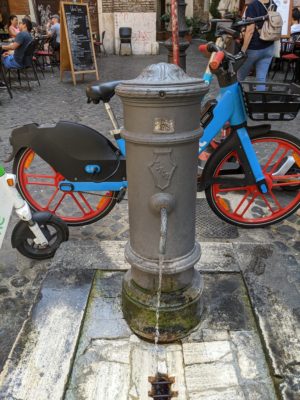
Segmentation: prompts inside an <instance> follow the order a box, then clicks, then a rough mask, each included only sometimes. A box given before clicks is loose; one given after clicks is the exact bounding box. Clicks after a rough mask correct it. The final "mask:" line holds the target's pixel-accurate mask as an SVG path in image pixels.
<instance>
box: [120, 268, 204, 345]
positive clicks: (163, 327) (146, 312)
mask: <svg viewBox="0 0 300 400" xmlns="http://www.w3.org/2000/svg"><path fill="white" fill-rule="evenodd" d="M202 292H203V280H202V278H201V276H200V273H199V272H198V271H196V270H195V269H194V277H193V279H192V280H191V284H190V285H188V286H185V287H184V288H182V289H179V290H176V291H169V292H164V291H163V292H162V293H161V302H160V308H159V333H160V335H159V343H168V342H174V341H176V340H178V339H180V338H182V337H184V336H186V335H187V334H188V333H189V332H190V331H191V330H192V329H194V328H195V327H196V326H197V325H198V324H199V322H200V319H201V314H202V310H203V301H202V297H201V295H202ZM122 308H123V313H124V317H125V319H126V321H127V323H128V325H129V326H130V328H131V329H132V330H133V331H134V333H136V334H137V335H138V336H141V337H142V338H145V339H148V340H151V341H154V338H155V324H156V293H155V292H153V291H150V290H145V289H143V288H141V287H140V286H138V285H137V284H136V283H135V281H134V280H133V279H132V276H131V270H129V271H127V273H126V274H125V277H124V280H123V290H122Z"/></svg>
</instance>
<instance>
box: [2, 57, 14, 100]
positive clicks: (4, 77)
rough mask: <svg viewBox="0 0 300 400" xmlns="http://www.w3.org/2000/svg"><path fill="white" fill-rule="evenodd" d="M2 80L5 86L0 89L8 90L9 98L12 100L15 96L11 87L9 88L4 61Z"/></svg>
mask: <svg viewBox="0 0 300 400" xmlns="http://www.w3.org/2000/svg"><path fill="white" fill-rule="evenodd" d="M0 79H1V81H2V82H3V86H1V87H0V88H1V89H4V88H6V90H7V92H8V94H9V97H10V98H11V99H12V98H13V95H12V92H11V90H10V87H9V84H8V81H7V78H6V73H5V69H4V65H3V64H2V61H1V60H0Z"/></svg>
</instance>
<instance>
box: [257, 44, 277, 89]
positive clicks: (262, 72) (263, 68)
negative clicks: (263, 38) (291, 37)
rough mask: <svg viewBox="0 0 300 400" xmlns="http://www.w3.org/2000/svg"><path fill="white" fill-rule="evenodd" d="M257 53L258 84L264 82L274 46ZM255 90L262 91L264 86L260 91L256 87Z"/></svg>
mask: <svg viewBox="0 0 300 400" xmlns="http://www.w3.org/2000/svg"><path fill="white" fill-rule="evenodd" d="M259 52H260V55H259V58H258V60H257V62H256V80H257V81H258V82H266V78H267V74H268V71H269V67H270V64H271V62H272V58H273V55H274V45H272V46H269V47H267V48H266V49H262V50H259ZM257 90H264V86H262V89H260V86H257Z"/></svg>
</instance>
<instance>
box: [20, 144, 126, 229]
mask: <svg viewBox="0 0 300 400" xmlns="http://www.w3.org/2000/svg"><path fill="white" fill-rule="evenodd" d="M37 157H38V156H36V154H35V153H34V152H33V150H31V149H30V148H23V149H22V150H20V152H19V153H18V154H17V155H16V157H15V159H14V164H13V173H14V174H15V175H16V176H17V182H18V183H17V189H18V191H19V192H20V194H21V195H22V196H23V198H24V199H25V200H26V201H27V202H28V204H29V206H30V207H31V209H32V210H34V211H49V212H51V213H53V214H55V215H57V216H58V217H60V218H61V219H62V220H63V221H64V222H65V223H66V224H67V225H69V226H82V225H88V224H92V223H94V222H96V221H98V220H100V219H102V218H104V217H105V216H106V215H107V214H108V213H110V212H111V210H112V209H113V208H114V206H115V205H116V203H117V196H118V193H119V192H116V191H109V192H106V193H105V195H103V196H102V197H99V193H98V192H95V194H94V196H95V198H94V200H95V204H92V205H91V204H90V203H89V201H87V199H86V197H87V194H86V193H84V192H71V193H70V194H66V192H62V191H60V190H59V186H58V185H59V181H61V180H64V179H65V178H64V177H63V176H62V175H61V174H59V173H58V172H56V171H55V170H54V169H53V168H52V167H51V166H50V165H49V164H47V163H46V161H44V160H42V159H41V158H39V160H38V161H39V162H40V164H41V165H42V168H45V170H47V171H52V172H51V173H52V174H53V177H51V179H53V180H54V183H55V184H54V185H48V184H47V182H43V183H41V184H40V185H39V186H40V187H43V186H45V187H47V186H52V187H53V188H54V189H53V190H55V191H56V193H57V194H58V195H61V196H62V197H63V199H66V202H65V204H66V203H67V202H68V203H67V204H71V203H72V201H71V200H70V199H71V198H72V199H73V203H74V205H76V206H77V208H78V209H80V207H79V205H80V206H81V207H82V208H83V211H82V210H81V213H82V215H79V211H78V210H77V211H75V208H74V210H73V209H72V210H71V209H70V206H69V210H68V214H65V215H64V214H63V212H62V211H61V210H62V209H63V208H62V206H63V201H64V200H62V201H61V203H60V204H59V208H60V209H59V210H58V209H57V210H53V209H51V207H50V206H51V202H50V204H49V201H50V199H51V196H52V195H53V193H52V192H51V193H50V190H49V195H48V194H47V193H46V194H44V199H43V203H42V202H41V200H40V199H38V197H41V193H42V191H43V189H39V190H38V189H37V191H36V193H35V194H34V195H33V192H31V191H30V190H29V184H26V176H27V175H28V174H27V173H26V171H25V170H29V168H31V167H32V162H33V161H34V160H35V159H36V158H37ZM31 158H32V160H30V159H31ZM36 168H40V167H39V166H37V167H36ZM33 169H34V168H33ZM35 174H36V177H42V176H43V175H41V174H39V173H37V172H36V173H35ZM45 176H46V175H45ZM47 176H48V175H47ZM30 177H31V178H32V179H34V173H31V174H30ZM48 178H49V176H48ZM30 186H34V183H30ZM36 186H38V184H36ZM75 193H76V195H75ZM47 195H48V199H47ZM49 196H50V197H49ZM72 196H73V197H72ZM89 196H92V194H90V195H89ZM90 198H92V197H90ZM99 198H100V201H99V202H98V203H97V205H96V201H97V199H98V200H99ZM53 200H54V199H53ZM94 200H93V203H94ZM101 201H102V204H101V205H100V203H101ZM77 203H79V205H78V204H77ZM67 208H68V207H67V206H65V209H67ZM89 208H90V212H88V211H87V212H86V209H88V210H89Z"/></svg>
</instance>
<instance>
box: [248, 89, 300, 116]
mask: <svg viewBox="0 0 300 400" xmlns="http://www.w3.org/2000/svg"><path fill="white" fill-rule="evenodd" d="M241 85H242V89H243V96H244V99H245V107H246V110H247V113H248V115H249V117H250V118H251V119H252V120H253V121H291V120H292V119H294V118H296V116H297V113H298V111H299V109H300V86H298V85H296V84H294V83H292V84H288V83H269V82H266V83H262V82H241ZM257 86H260V87H262V86H263V87H264V89H265V90H256V87H257Z"/></svg>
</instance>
